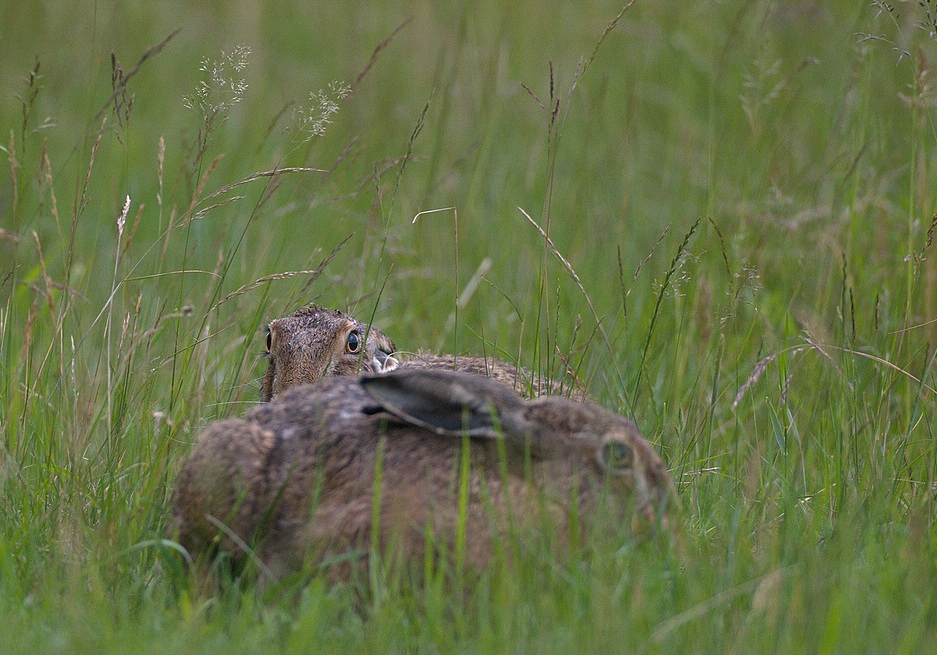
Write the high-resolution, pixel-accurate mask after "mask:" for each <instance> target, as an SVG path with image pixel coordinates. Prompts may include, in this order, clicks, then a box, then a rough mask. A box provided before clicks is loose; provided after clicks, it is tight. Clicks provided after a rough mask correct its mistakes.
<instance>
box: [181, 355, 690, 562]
mask: <svg viewBox="0 0 937 655" xmlns="http://www.w3.org/2000/svg"><path fill="white" fill-rule="evenodd" d="M463 426H464V427H465V428H466V429H467V430H468V431H469V433H470V434H471V435H472V438H471V439H470V451H469V452H470V458H471V459H470V462H471V468H470V476H469V480H468V489H469V491H470V497H469V500H468V504H467V516H466V522H465V524H464V535H465V560H466V562H468V563H469V564H471V565H474V566H478V567H480V566H483V565H484V564H485V563H486V562H487V561H489V559H490V557H491V555H492V552H493V544H494V539H495V538H497V536H498V535H500V534H503V533H504V531H505V529H506V527H507V526H508V525H509V524H511V525H521V526H523V525H528V526H531V525H534V524H535V523H537V522H538V521H539V519H540V518H542V517H543V516H544V515H543V514H542V511H541V510H542V509H544V508H545V509H546V510H547V512H548V515H549V516H550V517H551V518H552V519H554V520H555V521H556V525H557V534H559V535H562V534H565V530H566V528H565V525H566V523H565V521H566V517H567V512H568V510H569V500H570V499H571V498H573V497H576V498H578V501H577V503H578V510H579V514H580V515H581V516H582V517H588V516H589V515H590V514H592V512H593V511H594V510H595V508H596V507H597V505H598V504H599V503H600V501H603V500H606V501H607V502H608V504H609V505H610V506H611V507H612V508H613V509H614V510H615V511H614V513H613V516H618V517H619V518H620V519H621V520H625V519H626V518H627V515H628V513H633V517H634V519H636V520H637V523H638V524H641V525H647V524H651V523H655V522H656V520H657V519H661V520H663V521H664V523H666V522H667V511H668V506H669V505H670V504H671V503H672V502H673V500H674V492H673V485H672V482H671V480H670V476H669V475H668V473H667V470H666V468H665V467H664V465H663V463H662V461H661V459H660V457H659V456H658V455H657V453H656V452H654V450H653V449H652V448H651V446H650V445H649V444H648V443H647V442H646V441H645V440H644V439H643V438H642V437H641V435H640V434H639V432H638V431H637V429H636V428H635V426H634V425H633V424H632V423H630V422H629V421H627V420H626V419H624V418H622V417H621V416H618V415H617V414H614V413H612V412H610V411H608V410H606V409H603V408H601V407H598V406H595V405H591V404H585V403H577V402H573V401H571V400H568V399H565V398H554V397H543V398H538V399H534V400H529V401H525V400H522V399H521V398H520V397H519V396H517V395H516V394H515V393H514V392H512V391H511V390H510V389H508V388H507V387H506V386H504V385H503V384H500V383H498V382H495V381H492V380H490V379H487V378H484V377H481V376H477V375H471V374H466V373H454V372H447V371H440V370H400V371H395V372H391V373H387V374H384V375H379V376H365V377H363V378H356V377H332V378H328V379H326V380H323V381H322V382H321V383H320V384H318V385H316V386H299V387H295V388H292V389H290V390H288V391H286V392H285V393H283V394H282V395H281V396H280V397H279V398H278V399H277V400H275V401H274V402H272V403H268V404H263V405H260V406H258V407H257V408H255V409H254V410H253V411H252V412H250V413H249V414H248V415H247V416H246V417H245V418H244V419H242V420H239V419H234V420H225V421H218V422H215V423H213V424H212V425H210V426H209V427H208V428H207V429H206V430H205V431H204V432H203V433H202V434H201V435H200V437H199V441H198V444H197V446H196V448H195V450H194V451H193V453H192V455H191V456H190V458H189V460H188V461H187V462H186V464H185V466H184V468H183V470H182V472H181V474H180V476H179V479H178V482H177V485H176V489H175V494H174V496H173V522H174V527H175V530H176V532H177V534H178V539H179V542H180V543H181V544H182V545H183V546H184V547H185V548H186V549H188V550H189V551H190V552H191V553H192V554H193V555H194V556H199V557H202V558H203V559H204V557H206V556H208V555H209V554H210V553H211V552H212V551H213V550H214V549H215V548H220V549H222V550H224V551H227V552H228V553H230V554H232V555H233V556H234V557H235V558H236V559H238V558H243V557H244V555H245V551H244V548H243V545H244V544H250V545H251V547H252V548H254V549H255V552H256V554H257V556H258V557H259V560H260V562H261V563H262V564H263V566H264V567H266V569H268V570H269V572H270V573H271V574H272V576H273V577H274V578H275V579H278V578H280V577H282V576H283V575H285V574H287V573H289V572H292V571H296V570H297V569H299V568H300V567H301V566H302V565H303V564H304V563H307V562H312V563H317V562H322V561H324V560H328V559H330V558H333V557H336V556H341V555H344V554H347V553H349V552H355V551H361V552H367V550H368V549H369V547H370V546H371V545H372V534H371V529H372V499H373V497H374V493H375V490H374V484H375V471H376V470H377V463H378V461H379V457H381V458H382V459H381V460H380V461H381V470H382V480H381V488H380V490H379V497H380V499H381V507H380V531H379V534H378V535H377V537H378V539H377V543H378V545H379V546H380V547H381V549H382V550H383V549H387V548H388V547H389V546H391V545H393V546H394V548H395V550H394V553H395V554H396V555H399V556H402V557H403V558H404V559H411V558H419V557H421V556H422V555H424V550H425V548H424V547H425V543H426V538H425V530H426V528H427V527H430V528H431V530H432V533H433V535H434V536H435V538H436V539H437V541H438V543H439V544H440V545H441V547H442V549H443V550H449V551H451V549H452V548H453V547H454V544H455V542H456V535H457V534H458V533H459V530H460V528H459V519H458V516H459V514H458V494H459V482H458V481H459V467H460V460H461V456H462V444H463V442H464V439H463V438H461V436H460V435H461V434H462V433H463ZM609 447H611V450H606V448H609ZM610 452H611V453H613V454H614V456H615V457H618V460H617V461H618V462H619V465H618V466H616V467H610V466H608V465H606V464H603V461H604V460H603V459H602V458H603V457H609V456H611V455H608V453H610ZM502 453H503V454H504V455H506V458H503V457H502ZM219 526H223V527H219ZM364 561H365V560H364V559H359V560H357V564H362V563H363V562H364ZM355 565H356V564H353V563H350V562H348V561H345V563H344V564H341V565H338V566H336V567H333V569H332V572H331V574H332V576H333V578H335V577H339V578H341V577H347V575H348V573H349V571H350V570H351V567H353V566H355Z"/></svg>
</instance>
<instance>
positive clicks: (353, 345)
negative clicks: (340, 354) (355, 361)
mask: <svg viewBox="0 0 937 655" xmlns="http://www.w3.org/2000/svg"><path fill="white" fill-rule="evenodd" d="M360 348H361V337H359V336H358V335H357V334H355V333H354V332H352V333H351V334H349V335H348V341H346V342H345V350H347V351H348V352H350V353H351V354H355V353H356V352H358V350H359V349H360Z"/></svg>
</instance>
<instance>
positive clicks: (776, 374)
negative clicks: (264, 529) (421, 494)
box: [0, 0, 937, 653]
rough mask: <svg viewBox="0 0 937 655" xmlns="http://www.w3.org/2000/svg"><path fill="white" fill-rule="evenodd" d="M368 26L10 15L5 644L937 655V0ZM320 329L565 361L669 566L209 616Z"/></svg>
mask: <svg viewBox="0 0 937 655" xmlns="http://www.w3.org/2000/svg"><path fill="white" fill-rule="evenodd" d="M371 4H372V3H365V4H362V3H330V4H329V5H326V4H325V3H317V4H313V3H304V2H298V1H295V0H285V1H281V2H269V3H265V2H257V3H244V2H232V1H229V0H213V1H212V2H205V3H186V2H181V1H179V0H166V1H164V2H153V3H122V2H115V1H107V0H104V1H100V2H84V1H79V2H73V3H51V2H36V3H25V2H12V1H10V2H4V3H2V4H0V25H2V27H0V160H2V166H0V170H2V174H0V439H2V441H0V489H2V491H0V626H3V627H2V629H0V632H2V634H3V637H0V642H2V643H0V652H3V653H27V652H28V653H53V652H54V653H62V652H65V653H111V652H113V653H118V652H119V653H126V652H139V653H149V652H152V653H164V652H174V653H215V652H225V653H242V652H243V653H253V652H258V651H260V650H263V651H264V652H271V653H279V652H283V653H293V652H309V651H315V652H343V653H347V652H421V653H435V652H486V653H487V652H505V653H522V652H537V653H545V652H556V653H566V652H629V653H631V652H634V653H656V652H662V653H673V652H700V653H703V652H711V653H748V652H761V653H857V652H879V653H882V652H887V653H911V652H914V653H918V652H937V647H935V646H934V645H933V644H934V643H935V641H937V528H935V520H937V503H935V497H934V496H935V489H937V442H935V437H937V434H935V433H937V425H935V414H934V410H935V408H937V376H935V370H934V358H935V350H934V349H935V345H937V250H935V248H937V247H935V246H934V244H933V241H934V233H935V229H937V214H935V212H937V184H935V180H937V178H935V174H937V129H935V109H934V106H935V100H937V95H935V93H937V91H935V86H934V85H935V82H934V79H933V77H934V73H933V70H934V69H933V66H934V65H935V64H937V2H933V1H932V0H923V1H922V2H917V1H916V0H915V1H899V0H894V1H893V2H890V3H886V2H884V1H882V0H876V1H872V0H861V1H860V2H855V1H851V0H837V1H820V0H790V1H785V2H782V1H771V0H707V1H704V2H696V3H665V2H659V1H657V0H636V1H635V2H633V4H631V5H629V6H627V7H624V5H623V4H621V3H619V4H615V3H609V2H606V1H605V0H597V1H595V2H589V3H561V2H533V1H529V0H521V1H519V2H512V3H499V2H492V1H491V0H481V1H480V2H476V3H467V2H461V3H459V2H436V3H433V2H419V1H411V2H388V3H383V4H380V5H378V4H374V5H373V6H369V5H371ZM332 5H334V6H332ZM309 302H316V303H319V304H322V305H327V306H331V307H336V308H339V309H343V310H346V311H349V312H350V313H352V314H353V315H355V316H356V317H358V318H359V319H361V320H373V322H374V323H375V324H376V325H378V326H380V327H381V328H382V329H383V330H384V331H385V332H386V333H388V334H389V335H391V336H393V337H394V338H395V339H396V341H397V344H398V346H400V347H401V348H402V349H404V350H417V349H420V348H425V349H432V350H438V351H441V352H459V353H472V354H489V355H491V354H494V355H496V356H498V357H500V358H502V359H505V360H508V361H518V362H520V363H521V364H523V365H525V366H528V367H530V368H532V369H534V370H537V371H540V372H542V373H544V374H547V375H549V376H552V377H554V378H562V379H569V376H570V375H571V374H575V375H576V376H577V377H578V378H579V379H580V380H582V382H583V384H584V385H585V387H586V388H587V389H588V391H589V393H590V394H591V395H592V396H593V397H594V398H595V399H596V400H597V401H599V402H600V403H601V404H603V405H605V406H607V407H610V408H613V409H615V410H617V411H620V412H621V413H623V414H624V415H626V416H629V417H631V418H633V419H634V420H635V422H636V423H637V425H638V426H640V428H641V430H642V432H643V433H644V434H645V435H646V436H647V438H648V439H649V440H650V441H652V442H653V443H654V444H655V446H656V447H657V448H658V450H659V451H660V452H661V454H662V455H663V456H664V458H665V459H666V461H667V462H668V465H669V468H670V470H671V472H672V475H673V477H674V480H675V482H676V486H677V489H678V493H679V497H680V501H681V505H682V517H681V521H682V525H683V532H684V540H685V547H684V550H683V552H679V549H677V548H673V547H670V546H668V545H667V544H666V543H662V542H661V541H660V540H653V539H652V540H649V541H642V540H639V539H633V538H630V537H629V536H628V534H627V532H626V531H625V532H623V533H622V534H620V535H619V538H617V539H612V540H610V541H609V542H607V543H606V542H602V543H598V544H595V545H594V547H589V548H585V549H584V550H583V552H582V553H581V554H580V555H581V556H578V557H573V558H570V559H569V561H559V562H557V561H552V560H551V558H550V556H549V555H545V554H543V553H538V552H536V549H532V552H531V553H530V556H529V557H525V558H522V560H521V561H519V562H516V563H515V564H514V565H512V566H508V565H506V564H503V563H501V564H499V565H497V566H493V567H492V569H491V570H488V571H483V572H481V573H480V574H479V575H478V576H477V578H473V579H472V580H471V582H470V586H469V588H461V587H460V586H459V585H458V584H454V583H453V580H452V579H451V578H450V577H448V576H445V575H441V576H431V577H430V578H429V579H427V580H425V581H423V582H422V583H421V584H411V583H410V582H409V581H408V580H407V579H405V578H398V577H394V576H391V575H388V576H382V575H381V574H380V572H377V573H376V574H375V575H374V576H372V578H371V579H370V580H368V581H365V582H363V583H361V584H359V585H347V586H342V585H340V586H334V587H332V586H329V585H328V584H326V582H325V579H324V577H322V576H313V577H312V578H311V579H310V580H308V581H306V582H307V583H305V584H303V585H301V586H300V587H298V588H296V589H293V590H291V591H290V592H289V593H286V594H282V595H278V594H276V593H264V592H262V591H259V590H257V589H256V588H255V587H254V586H252V585H251V584H250V583H249V581H248V582H246V583H242V584H232V585H229V586H228V587H226V588H224V589H222V590H221V591H219V592H218V593H216V594H213V595H207V594H205V593H202V592H201V591H200V590H199V589H198V587H197V584H196V582H195V580H194V579H193V577H192V576H191V574H190V572H189V571H188V569H187V567H186V565H185V560H184V558H183V557H182V556H181V555H180V553H179V552H178V549H177V548H176V547H175V544H173V542H172V541H171V539H170V536H171V535H169V534H167V532H166V529H165V527H166V523H167V519H168V516H169V501H170V495H171V491H172V484H173V480H174V478H175V475H176V473H177V472H178V470H179V468H180V467H181V465H182V463H183V461H184V460H185V457H186V455H187V454H188V453H189V451H190V450H191V447H192V444H193V442H194V439H195V437H196V436H197V434H198V432H199V430H201V429H202V428H203V427H204V426H205V425H206V424H207V423H208V422H210V421H212V420H214V419H217V418H221V417H226V416H232V415H239V414H243V413H244V412H245V411H247V409H248V408H250V407H251V406H252V405H253V404H254V403H255V402H256V399H257V395H258V392H259V384H260V378H261V376H262V374H263V370H264V366H265V361H264V360H263V358H262V357H261V352H262V350H263V332H262V326H263V324H264V322H265V321H268V320H270V319H272V318H275V317H277V316H281V315H284V314H287V313H290V312H292V311H293V310H295V309H297V308H298V307H300V306H302V305H303V304H306V303H309Z"/></svg>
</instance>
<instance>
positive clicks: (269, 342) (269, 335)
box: [267, 327, 273, 353]
mask: <svg viewBox="0 0 937 655" xmlns="http://www.w3.org/2000/svg"><path fill="white" fill-rule="evenodd" d="M272 347H273V331H272V330H271V329H270V328H269V327H268V328H267V352H268V353H269V352H270V350H271V348H272Z"/></svg>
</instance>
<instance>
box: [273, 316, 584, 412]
mask: <svg viewBox="0 0 937 655" xmlns="http://www.w3.org/2000/svg"><path fill="white" fill-rule="evenodd" d="M265 354H266V356H267V359H268V360H269V364H268V367H267V373H266V375H265V376H264V381H263V386H262V387H261V392H260V400H261V402H269V401H270V400H272V399H273V398H275V397H277V396H278V395H279V394H280V393H282V392H283V391H285V390H286V389H288V388H290V387H293V386H296V385H299V384H314V383H316V382H318V381H319V380H321V379H322V378H324V377H327V376H332V375H355V374H357V373H359V372H360V373H386V372H388V371H392V370H394V369H395V368H397V367H398V366H399V367H401V368H409V369H441V370H449V371H463V372H467V373H476V374H478V375H483V376H485V377H490V378H493V379H495V380H499V381H501V382H503V383H504V384H506V385H507V386H509V387H511V388H512V389H514V390H515V391H517V392H518V393H521V394H523V395H525V396H540V395H544V394H553V395H560V394H562V393H563V391H565V390H568V388H569V386H571V385H569V384H567V385H566V387H565V388H564V386H563V384H562V383H561V382H558V381H552V380H550V381H548V380H546V379H544V378H543V377H542V376H539V375H537V374H535V373H532V372H530V371H528V370H527V369H525V368H523V367H522V366H518V365H515V364H508V363H505V362H502V361H499V360H497V359H493V358H491V357H478V356H472V355H459V356H456V355H439V354H432V353H425V352H418V353H413V354H410V355H409V356H407V357H403V356H402V355H401V354H400V353H398V352H396V351H395V344H394V342H393V341H392V340H391V339H390V338H389V337H388V336H387V335H385V334H384V333H383V332H381V331H380V330H379V329H377V328H375V327H372V328H371V331H370V332H367V326H366V325H364V324H363V323H359V322H358V321H356V320H355V319H353V318H352V317H350V316H348V315H347V314H344V313H342V312H340V311H337V310H333V309H325V308H323V307H317V306H314V305H311V306H308V307H304V308H302V309H300V310H299V311H297V312H295V313H293V314H291V315H289V316H286V317H284V318H278V319H276V320H274V321H271V322H270V324H269V326H268V333H267V349H266V353H265ZM392 355H393V356H392ZM573 386H574V385H573Z"/></svg>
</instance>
